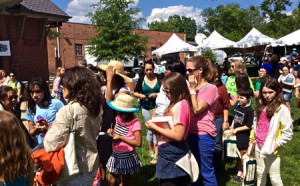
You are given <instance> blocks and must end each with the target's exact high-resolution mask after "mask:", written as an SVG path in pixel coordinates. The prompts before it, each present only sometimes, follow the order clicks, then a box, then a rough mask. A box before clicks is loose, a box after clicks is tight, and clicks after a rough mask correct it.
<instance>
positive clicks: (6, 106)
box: [0, 86, 36, 148]
mask: <svg viewBox="0 0 300 186" xmlns="http://www.w3.org/2000/svg"><path fill="white" fill-rule="evenodd" d="M17 98H18V96H17V93H16V91H15V90H14V89H13V88H11V87H7V86H3V87H0V111H7V112H10V113H12V114H13V115H15V116H16V111H15V109H14V107H15V106H16V104H17ZM16 117H17V116H16ZM17 118H18V117H17ZM18 120H19V122H20V124H21V128H22V129H23V131H24V134H25V135H26V139H27V142H28V145H29V146H30V147H31V148H33V147H34V146H35V144H36V140H35V139H34V138H33V137H31V136H30V135H29V133H28V130H27V128H26V127H25V126H24V125H23V124H22V120H21V118H18Z"/></svg>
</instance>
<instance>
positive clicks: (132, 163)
mask: <svg viewBox="0 0 300 186" xmlns="http://www.w3.org/2000/svg"><path fill="white" fill-rule="evenodd" d="M106 167H107V169H108V171H109V172H110V173H113V174H118V175H133V174H135V173H136V172H138V171H139V170H140V168H141V167H142V162H141V161H140V158H139V155H138V154H137V153H136V151H132V152H116V151H113V152H112V154H111V156H110V158H109V159H108V162H107V164H106Z"/></svg>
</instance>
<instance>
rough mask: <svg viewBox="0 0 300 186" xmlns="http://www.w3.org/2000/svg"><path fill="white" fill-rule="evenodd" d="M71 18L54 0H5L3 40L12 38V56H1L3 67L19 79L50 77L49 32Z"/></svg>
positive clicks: (0, 15)
mask: <svg viewBox="0 0 300 186" xmlns="http://www.w3.org/2000/svg"><path fill="white" fill-rule="evenodd" d="M69 18H70V17H69V16H68V15H67V14H66V13H65V12H63V11H62V10H61V9H60V8H58V7H57V6H56V5H55V4H53V3H52V2H51V1H50V0H38V1H36V0H1V1H0V28H1V29H0V41H9V45H10V47H9V48H10V51H11V55H10V56H0V69H5V70H6V71H7V72H8V73H9V72H14V73H15V74H16V76H17V78H18V79H19V80H29V79H31V78H32V77H33V76H41V77H43V78H45V79H48V78H49V68H48V53H47V35H48V33H49V31H50V28H53V27H57V26H59V25H61V22H64V21H67V20H68V19H69Z"/></svg>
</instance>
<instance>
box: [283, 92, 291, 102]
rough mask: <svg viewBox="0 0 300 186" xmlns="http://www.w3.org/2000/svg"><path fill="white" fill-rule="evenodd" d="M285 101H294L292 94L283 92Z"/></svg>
mask: <svg viewBox="0 0 300 186" xmlns="http://www.w3.org/2000/svg"><path fill="white" fill-rule="evenodd" d="M283 99H284V100H285V101H290V100H291V99H292V93H287V92H283Z"/></svg>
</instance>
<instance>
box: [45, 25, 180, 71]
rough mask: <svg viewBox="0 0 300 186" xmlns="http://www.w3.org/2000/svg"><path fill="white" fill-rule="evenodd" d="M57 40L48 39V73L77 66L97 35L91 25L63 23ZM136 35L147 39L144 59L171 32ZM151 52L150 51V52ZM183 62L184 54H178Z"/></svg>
mask: <svg viewBox="0 0 300 186" xmlns="http://www.w3.org/2000/svg"><path fill="white" fill-rule="evenodd" d="M58 32H59V38H57V39H52V40H50V39H49V38H48V43H47V45H48V61H49V71H53V70H55V69H56V67H57V66H63V67H65V68H69V67H72V66H75V65H77V63H78V61H79V60H83V59H85V51H84V47H85V46H86V45H88V42H89V39H90V38H91V37H93V36H95V35H96V34H97V32H96V31H95V30H94V28H93V26H92V25H89V24H80V23H63V25H62V26H61V27H60V28H59V30H58ZM133 32H135V33H137V34H141V35H144V36H147V37H148V43H147V47H148V48H149V51H147V52H146V54H144V55H145V57H146V59H150V58H151V51H152V50H155V49H157V48H159V47H161V46H162V45H163V44H164V43H165V42H166V41H167V40H168V39H169V38H170V37H171V35H172V33H171V32H159V31H152V30H133ZM176 34H177V35H178V37H180V38H181V39H182V40H184V41H186V34H183V33H176ZM150 50H151V51H150ZM180 59H181V60H182V61H183V59H184V54H180Z"/></svg>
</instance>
